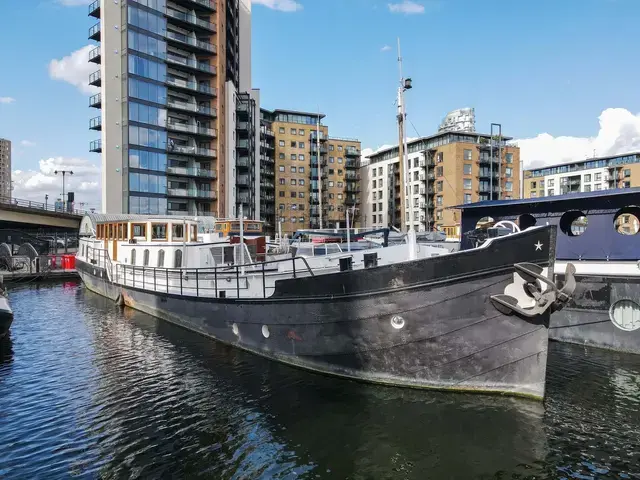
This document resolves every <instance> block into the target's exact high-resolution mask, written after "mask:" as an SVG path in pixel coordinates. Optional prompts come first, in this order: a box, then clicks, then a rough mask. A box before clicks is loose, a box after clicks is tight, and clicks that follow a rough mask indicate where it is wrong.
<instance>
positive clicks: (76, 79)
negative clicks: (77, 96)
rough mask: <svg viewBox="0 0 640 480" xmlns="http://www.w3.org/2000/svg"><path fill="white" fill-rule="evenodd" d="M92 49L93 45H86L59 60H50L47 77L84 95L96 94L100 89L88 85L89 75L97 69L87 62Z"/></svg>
mask: <svg viewBox="0 0 640 480" xmlns="http://www.w3.org/2000/svg"><path fill="white" fill-rule="evenodd" d="M94 48H95V45H86V46H84V47H82V48H81V49H80V50H76V51H75V52H72V53H71V54H70V55H67V56H66V57H63V58H61V59H60V60H57V59H53V60H51V62H49V76H50V77H51V78H52V79H54V80H62V81H63V82H67V83H70V84H71V85H73V86H75V87H77V88H78V89H79V90H80V91H81V92H82V93H84V94H87V95H90V94H93V93H97V92H98V91H99V90H100V89H99V88H97V87H92V86H91V85H89V75H91V74H92V73H93V72H94V71H96V70H97V69H98V68H99V67H97V66H96V65H95V64H93V63H90V62H89V52H90V51H91V50H93V49H94Z"/></svg>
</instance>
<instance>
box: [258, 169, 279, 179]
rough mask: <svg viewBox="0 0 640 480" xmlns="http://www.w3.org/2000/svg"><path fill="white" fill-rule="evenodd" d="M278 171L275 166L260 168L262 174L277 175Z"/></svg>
mask: <svg viewBox="0 0 640 480" xmlns="http://www.w3.org/2000/svg"><path fill="white" fill-rule="evenodd" d="M275 174H276V172H275V170H274V169H273V168H264V167H262V168H260V175H265V176H268V177H273V176H275Z"/></svg>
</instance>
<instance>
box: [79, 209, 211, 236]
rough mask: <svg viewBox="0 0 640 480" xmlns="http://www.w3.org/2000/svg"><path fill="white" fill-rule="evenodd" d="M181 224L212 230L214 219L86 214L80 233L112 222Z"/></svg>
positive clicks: (206, 217)
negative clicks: (190, 223)
mask: <svg viewBox="0 0 640 480" xmlns="http://www.w3.org/2000/svg"><path fill="white" fill-rule="evenodd" d="M158 220H161V221H166V222H174V223H175V222H182V221H183V220H187V221H192V222H197V223H198V230H199V231H202V230H207V229H209V230H213V229H214V228H215V223H216V218H215V217H212V216H189V215H185V216H181V215H138V214H134V213H87V214H85V215H84V217H82V221H81V222H80V225H81V227H80V229H81V232H85V233H88V232H89V231H90V229H93V230H94V231H95V230H96V228H97V225H98V224H101V223H112V222H150V221H158Z"/></svg>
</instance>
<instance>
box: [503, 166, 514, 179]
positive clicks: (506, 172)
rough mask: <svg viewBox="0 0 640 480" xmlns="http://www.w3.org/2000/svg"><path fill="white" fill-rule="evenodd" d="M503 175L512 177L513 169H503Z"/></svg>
mask: <svg viewBox="0 0 640 480" xmlns="http://www.w3.org/2000/svg"><path fill="white" fill-rule="evenodd" d="M504 174H505V176H506V177H513V168H510V167H507V168H505V169H504Z"/></svg>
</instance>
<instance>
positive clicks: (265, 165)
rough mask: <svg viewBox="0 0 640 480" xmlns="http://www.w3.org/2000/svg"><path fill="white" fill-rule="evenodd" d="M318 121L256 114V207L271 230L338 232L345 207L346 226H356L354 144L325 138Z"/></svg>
mask: <svg viewBox="0 0 640 480" xmlns="http://www.w3.org/2000/svg"><path fill="white" fill-rule="evenodd" d="M323 118H324V115H323V114H319V113H307V112H299V111H292V110H273V111H269V110H264V109H263V110H262V111H261V126H260V130H261V135H260V169H261V172H263V175H264V176H263V179H262V182H261V192H260V195H261V207H260V209H261V219H262V220H264V221H265V222H266V224H267V228H268V229H269V230H270V231H273V232H277V231H278V223H280V231H281V232H282V233H283V234H288V235H291V234H293V233H294V232H295V231H296V230H300V229H305V228H321V227H322V228H337V227H342V228H344V227H345V226H346V216H347V213H346V210H347V208H350V209H351V210H350V211H351V213H350V218H351V219H352V220H351V221H352V224H353V225H357V224H358V218H359V204H360V195H359V192H360V174H359V162H360V142H359V141H358V140H355V139H346V138H338V137H333V138H332V137H330V136H329V127H328V126H327V125H324V124H323V123H322V120H323ZM318 122H320V125H319V127H318ZM318 130H319V131H320V135H319V136H318ZM271 229H272V230H271Z"/></svg>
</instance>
